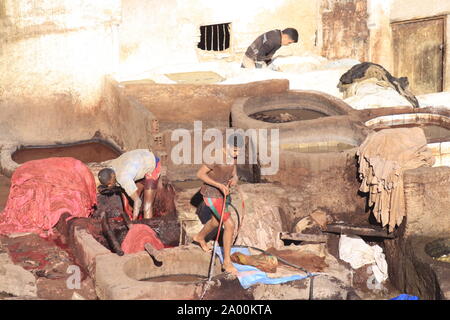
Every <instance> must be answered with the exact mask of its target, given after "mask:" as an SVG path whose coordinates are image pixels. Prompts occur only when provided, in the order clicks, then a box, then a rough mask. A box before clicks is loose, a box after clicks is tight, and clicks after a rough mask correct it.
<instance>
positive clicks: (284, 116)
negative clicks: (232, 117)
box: [249, 109, 327, 123]
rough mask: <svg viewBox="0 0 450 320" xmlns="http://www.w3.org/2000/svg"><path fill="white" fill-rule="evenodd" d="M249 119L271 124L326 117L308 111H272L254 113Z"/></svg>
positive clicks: (319, 113) (322, 114) (317, 112)
mask: <svg viewBox="0 0 450 320" xmlns="http://www.w3.org/2000/svg"><path fill="white" fill-rule="evenodd" d="M249 117H251V118H253V119H256V120H261V121H265V122H271V123H283V122H291V121H300V120H312V119H317V118H322V117H327V115H326V114H325V113H322V112H319V111H315V110H309V109H274V110H268V111H261V112H256V113H253V114H251V115H249Z"/></svg>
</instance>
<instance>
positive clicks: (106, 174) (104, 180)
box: [98, 168, 115, 185]
mask: <svg viewBox="0 0 450 320" xmlns="http://www.w3.org/2000/svg"><path fill="white" fill-rule="evenodd" d="M114 173H115V172H114V170H113V169H111V168H104V169H102V170H100V171H99V172H98V180H99V181H100V183H101V184H103V185H107V184H108V183H109V182H110V181H111V178H112V176H113V174H114Z"/></svg>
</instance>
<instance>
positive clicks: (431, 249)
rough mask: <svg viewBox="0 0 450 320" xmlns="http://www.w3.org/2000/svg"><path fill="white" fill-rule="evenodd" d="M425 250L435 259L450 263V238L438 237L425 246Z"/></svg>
mask: <svg viewBox="0 0 450 320" xmlns="http://www.w3.org/2000/svg"><path fill="white" fill-rule="evenodd" d="M425 252H426V253H427V254H428V255H429V256H430V257H432V258H433V259H435V260H438V261H441V262H447V263H450V238H447V239H445V238H443V239H437V240H434V241H432V242H430V243H428V244H427V245H426V246H425Z"/></svg>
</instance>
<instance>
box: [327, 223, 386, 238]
mask: <svg viewBox="0 0 450 320" xmlns="http://www.w3.org/2000/svg"><path fill="white" fill-rule="evenodd" d="M324 232H330V233H339V234H354V235H358V236H366V237H379V238H387V239H393V238H395V235H394V234H393V233H388V232H387V231H386V230H377V229H373V228H368V227H357V226H349V225H343V224H328V225H327V229H326V230H325V231H324Z"/></svg>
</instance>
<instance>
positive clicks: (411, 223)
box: [403, 167, 450, 237]
mask: <svg viewBox="0 0 450 320" xmlns="http://www.w3.org/2000/svg"><path fill="white" fill-rule="evenodd" d="M403 182H404V188H405V204H406V215H407V224H406V229H405V236H407V237H409V236H412V235H415V236H430V237H431V236H436V237H438V236H448V233H449V230H450V216H449V211H448V208H450V193H449V192H448V186H449V185H450V168H449V167H435V168H419V169H414V170H408V171H406V172H405V173H404V178H403Z"/></svg>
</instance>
